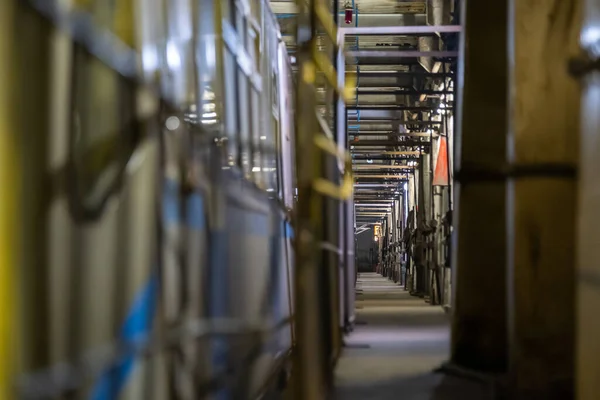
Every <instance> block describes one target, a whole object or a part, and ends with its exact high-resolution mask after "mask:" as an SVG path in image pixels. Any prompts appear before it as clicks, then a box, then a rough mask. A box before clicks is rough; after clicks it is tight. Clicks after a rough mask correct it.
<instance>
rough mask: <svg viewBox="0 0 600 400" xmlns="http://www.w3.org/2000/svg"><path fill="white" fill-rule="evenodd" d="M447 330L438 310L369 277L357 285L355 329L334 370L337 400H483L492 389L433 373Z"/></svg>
mask: <svg viewBox="0 0 600 400" xmlns="http://www.w3.org/2000/svg"><path fill="white" fill-rule="evenodd" d="M449 341H450V328H449V319H448V316H447V314H446V313H445V312H444V311H443V309H442V308H441V307H436V306H430V305H429V304H427V303H425V301H424V300H423V299H420V298H416V297H411V296H410V295H409V294H408V292H406V291H404V288H402V287H400V286H398V285H396V284H394V283H393V282H391V281H389V280H387V279H386V278H384V277H382V276H380V275H378V274H375V273H361V274H360V275H359V278H358V284H357V302H356V327H355V330H354V332H352V333H351V334H350V335H349V336H347V337H346V339H345V342H346V345H347V347H346V348H345V349H344V352H343V354H342V357H341V358H340V360H339V361H338V365H337V369H336V397H337V398H338V399H344V400H345V399H348V400H354V399H378V400H385V399H394V400H397V399H403V400H433V399H435V400H455V399H456V400H458V399H460V400H470V399H473V400H479V399H481V400H485V399H492V398H493V392H492V387H491V386H489V385H487V384H484V383H479V382H477V381H472V380H466V379H461V378H457V377H454V376H446V375H442V374H437V373H433V372H432V371H433V370H434V369H435V368H437V367H439V366H440V365H441V364H442V363H443V362H444V361H446V360H447V359H448V355H449Z"/></svg>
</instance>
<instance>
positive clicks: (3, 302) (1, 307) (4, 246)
mask: <svg viewBox="0 0 600 400" xmlns="http://www.w3.org/2000/svg"><path fill="white" fill-rule="evenodd" d="M14 19H15V0H2V1H0V60H3V61H2V62H0V188H2V195H1V196H0V399H11V398H14V396H12V393H11V392H10V388H11V387H12V381H13V380H12V375H13V373H14V370H15V367H16V365H15V360H16V354H15V348H17V343H15V340H16V338H17V337H18V334H17V332H16V326H17V324H16V323H15V317H16V313H15V311H16V307H17V304H16V303H17V302H16V294H17V293H16V290H17V288H18V284H17V275H16V273H17V266H18V256H19V255H18V249H19V248H20V246H19V232H18V230H17V228H18V219H17V218H18V215H19V210H18V205H19V201H18V196H19V194H20V185H19V157H18V150H19V146H18V138H19V135H18V132H17V130H16V126H15V125H16V124H15V122H16V121H15V112H14V111H15V110H14V105H15V101H14V99H13V98H11V97H12V95H13V93H14V89H13V81H14V79H15V76H14V74H15V72H16V70H15V68H14V62H12V60H14V56H13V43H14V39H13V23H14Z"/></svg>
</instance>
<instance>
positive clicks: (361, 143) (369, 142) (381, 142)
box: [350, 140, 429, 147]
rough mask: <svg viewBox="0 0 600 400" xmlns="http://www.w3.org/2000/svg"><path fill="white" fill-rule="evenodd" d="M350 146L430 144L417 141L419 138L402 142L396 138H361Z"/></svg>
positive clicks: (416, 145)
mask: <svg viewBox="0 0 600 400" xmlns="http://www.w3.org/2000/svg"><path fill="white" fill-rule="evenodd" d="M350 146H363V147H366V146H386V147H419V146H425V147H428V146H429V142H428V141H427V142H425V141H423V142H422V141H417V140H404V141H402V142H398V141H394V140H360V141H353V142H351V143H350Z"/></svg>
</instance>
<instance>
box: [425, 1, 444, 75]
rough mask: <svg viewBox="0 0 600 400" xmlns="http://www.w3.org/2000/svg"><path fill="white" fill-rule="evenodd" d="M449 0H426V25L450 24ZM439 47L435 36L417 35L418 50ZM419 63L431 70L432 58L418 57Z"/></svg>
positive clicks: (429, 49) (431, 49)
mask: <svg viewBox="0 0 600 400" xmlns="http://www.w3.org/2000/svg"><path fill="white" fill-rule="evenodd" d="M450 10H451V1H450V0H427V17H426V22H427V24H428V25H435V26H439V25H449V24H450ZM439 48H440V40H439V38H438V37H437V36H435V37H434V36H421V37H419V51H433V50H438V49H439ZM419 63H420V64H421V65H422V66H423V68H425V70H427V71H428V72H431V71H432V69H433V59H432V58H431V57H420V58H419Z"/></svg>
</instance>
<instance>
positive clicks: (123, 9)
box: [102, 0, 135, 47]
mask: <svg viewBox="0 0 600 400" xmlns="http://www.w3.org/2000/svg"><path fill="white" fill-rule="evenodd" d="M102 1H106V0H102ZM114 24H115V25H114V29H115V35H117V36H118V37H119V38H120V39H121V40H122V41H123V42H124V43H125V44H127V45H129V46H131V47H135V29H134V28H135V25H134V20H133V1H132V0H118V1H117V6H116V9H115V21H114Z"/></svg>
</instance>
